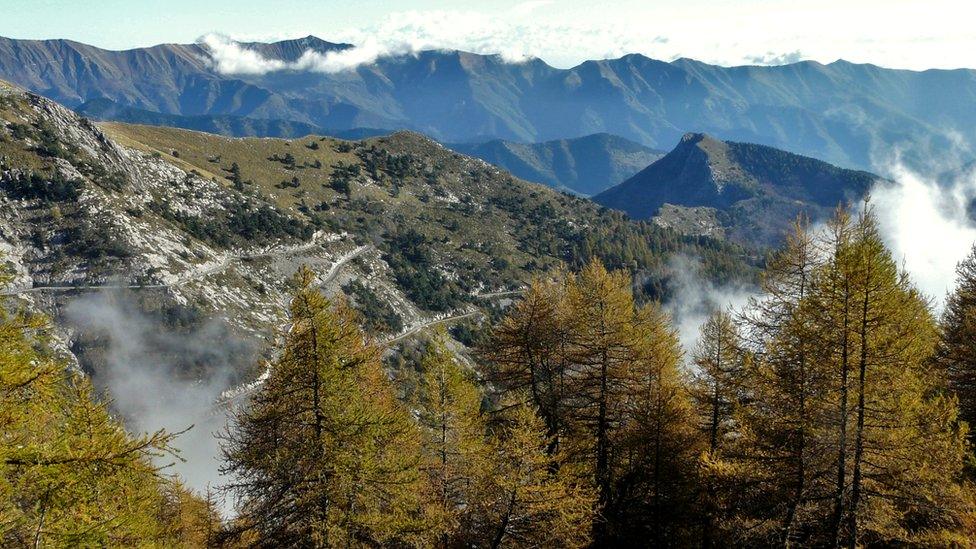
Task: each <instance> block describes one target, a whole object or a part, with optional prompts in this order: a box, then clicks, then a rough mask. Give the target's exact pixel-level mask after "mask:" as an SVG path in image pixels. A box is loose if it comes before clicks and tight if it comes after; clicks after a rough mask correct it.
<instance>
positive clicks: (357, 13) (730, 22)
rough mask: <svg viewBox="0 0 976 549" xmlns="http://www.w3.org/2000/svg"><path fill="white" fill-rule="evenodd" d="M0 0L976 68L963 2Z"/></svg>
mask: <svg viewBox="0 0 976 549" xmlns="http://www.w3.org/2000/svg"><path fill="white" fill-rule="evenodd" d="M594 6H597V3H596V2H592V1H588V2H586V1H578V0H514V1H512V0H500V1H492V2H484V1H482V2H474V1H466V0H454V1H450V2H448V1H437V0H415V1H390V0H386V1H376V0H360V1H350V0H264V1H261V2H252V1H246V0H207V1H204V0H166V1H149V0H142V1H133V0H128V1H124V0H87V1H79V0H71V1H69V0H0V14H2V17H0V36H6V37H13V38H71V39H74V40H78V41H81V42H86V43H90V44H94V45H97V46H101V47H106V48H112V49H124V48H130V47H138V46H148V45H152V44H157V43H162V42H192V41H194V40H198V39H200V38H201V37H203V36H206V35H213V34H214V33H217V34H219V35H223V36H229V37H233V38H236V39H259V40H271V39H279V38H288V37H298V36H305V35H308V34H314V35H316V36H319V37H321V38H325V39H328V40H333V41H347V42H352V43H354V44H357V45H367V46H368V48H367V49H368V51H370V52H372V53H373V54H378V55H382V54H384V52H387V51H390V52H397V51H412V50H415V49H418V48H428V47H438V48H459V49H466V50H469V51H476V52H479V53H502V54H504V55H505V56H506V57H509V58H512V59H518V58H522V57H525V56H535V57H541V58H542V59H545V60H546V61H548V62H549V63H551V64H553V65H556V66H561V67H567V66H572V65H575V64H577V63H579V62H581V61H583V60H585V59H593V58H605V57H616V56H619V55H622V54H624V53H643V54H646V55H649V56H652V57H656V58H659V59H665V60H669V59H673V58H676V57H693V58H696V59H700V60H703V61H707V62H713V63H719V64H724V65H735V64H753V63H766V64H769V63H782V62H787V61H793V60H798V59H813V60H817V61H822V62H829V61H833V60H835V59H837V58H845V59H848V60H851V61H857V62H871V63H876V64H879V65H883V66H889V67H902V68H913V69H924V68H956V67H976V31H974V30H973V29H974V28H976V27H974V26H973V25H972V23H971V22H972V20H973V18H974V16H976V2H972V1H971V0H928V1H919V0H820V1H817V2H810V1H806V0H799V1H798V0H792V1H791V0H736V1H729V0H656V1H655V0H652V1H647V0H644V1H635V0H618V1H615V2H612V3H607V4H606V5H599V6H598V7H594Z"/></svg>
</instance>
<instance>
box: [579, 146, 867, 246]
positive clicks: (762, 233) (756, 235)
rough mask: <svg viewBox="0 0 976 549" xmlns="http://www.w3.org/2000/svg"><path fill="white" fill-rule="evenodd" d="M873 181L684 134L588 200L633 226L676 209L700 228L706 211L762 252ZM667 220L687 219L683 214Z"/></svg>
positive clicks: (767, 150)
mask: <svg viewBox="0 0 976 549" xmlns="http://www.w3.org/2000/svg"><path fill="white" fill-rule="evenodd" d="M878 180H879V177H878V176H877V175H874V174H872V173H868V172H864V171H856V170H847V169H843V168H838V167H837V166H833V165H831V164H828V163H826V162H823V161H820V160H816V159H813V158H809V157H805V156H800V155H796V154H792V153H789V152H786V151H781V150H779V149H775V148H772V147H767V146H764V145H755V144H751V143H736V142H725V141H721V140H718V139H715V138H714V137H711V136H709V135H705V134H701V133H689V134H686V135H685V136H684V137H682V139H681V141H680V142H679V143H678V145H677V146H676V147H675V148H674V149H673V150H672V151H671V152H669V153H668V154H667V155H665V156H664V157H663V158H661V159H660V160H658V161H657V162H655V163H653V164H651V165H650V166H648V167H647V168H645V169H644V170H642V171H640V172H639V173H637V174H636V175H634V176H633V177H631V178H630V179H628V180H627V181H624V182H623V183H621V184H620V185H617V186H615V187H613V188H611V189H608V190H606V191H604V192H602V193H600V194H598V195H596V196H594V197H593V200H594V201H596V202H597V203H599V204H602V205H604V206H607V207H609V208H614V209H618V210H622V211H625V212H627V213H628V214H629V215H630V216H631V217H634V218H637V219H646V218H650V217H652V216H655V215H659V214H661V213H662V209H663V207H664V206H665V205H674V206H679V207H681V208H684V209H689V208H693V209H698V210H697V212H696V215H694V216H692V217H693V218H696V219H699V220H700V219H702V217H703V213H704V212H702V211H701V210H700V209H701V208H710V209H713V210H715V212H716V215H715V216H714V217H715V219H717V221H718V222H719V223H721V224H723V225H725V230H724V232H725V233H726V234H728V235H729V236H730V238H732V239H733V240H736V241H739V242H742V243H747V244H752V245H759V246H764V245H771V244H776V243H778V242H779V241H780V240H781V239H782V236H783V233H784V230H785V229H786V228H787V226H788V224H789V223H790V222H791V221H792V220H793V219H795V218H796V216H797V215H798V214H801V213H804V214H806V215H807V216H808V217H809V218H811V219H812V220H814V221H816V220H820V219H823V218H825V217H826V216H827V215H828V214H829V213H830V212H831V211H832V210H833V208H835V207H837V206H838V205H839V204H845V203H850V202H852V201H856V200H858V199H860V198H862V197H863V196H865V194H866V193H867V192H868V191H869V190H870V188H871V186H872V185H873V184H874V183H875V182H876V181H878ZM665 213H666V214H667V215H669V216H672V217H674V216H675V215H687V214H686V213H685V212H682V211H681V209H680V208H679V209H675V208H669V209H668V210H667V211H665ZM663 224H665V225H669V226H673V221H671V220H667V219H665V220H664V223H663Z"/></svg>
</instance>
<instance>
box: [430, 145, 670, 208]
mask: <svg viewBox="0 0 976 549" xmlns="http://www.w3.org/2000/svg"><path fill="white" fill-rule="evenodd" d="M448 147H450V148H452V149H454V150H456V151H458V152H461V153H464V154H467V155H470V156H476V157H478V158H481V159H483V160H485V161H487V162H490V163H492V164H494V165H496V166H498V167H500V168H503V169H505V170H507V171H509V172H511V173H512V175H515V176H516V177H519V178H521V179H525V180H526V181H535V182H538V183H545V184H546V185H549V186H550V187H555V188H557V189H565V190H569V191H572V192H574V193H577V194H580V195H584V196H589V195H593V194H596V193H598V192H600V191H602V190H605V189H607V188H609V187H612V186H613V185H616V184H617V183H620V182H621V181H623V180H625V179H627V178H629V177H630V176H632V175H634V174H635V173H637V172H638V171H640V170H641V169H642V168H644V167H645V166H647V165H648V164H650V163H651V162H654V161H655V160H657V159H658V158H660V157H661V156H663V155H664V153H662V152H660V151H656V150H654V149H650V148H648V147H645V146H643V145H641V144H639V143H635V142H633V141H630V140H628V139H624V138H622V137H619V136H616V135H610V134H605V133H601V134H593V135H587V136H584V137H578V138H575V139H557V140H554V141H546V142H543V143H516V142H513V141H504V140H500V139H496V140H492V141H488V142H486V143H456V144H449V145H448Z"/></svg>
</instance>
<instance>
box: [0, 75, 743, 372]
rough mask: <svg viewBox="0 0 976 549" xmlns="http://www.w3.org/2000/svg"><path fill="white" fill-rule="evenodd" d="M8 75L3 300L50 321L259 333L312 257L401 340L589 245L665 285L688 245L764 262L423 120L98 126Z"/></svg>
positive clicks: (84, 341)
mask: <svg viewBox="0 0 976 549" xmlns="http://www.w3.org/2000/svg"><path fill="white" fill-rule="evenodd" d="M0 89H2V94H0V118H2V120H3V123H2V125H0V198H2V201H0V208H2V210H0V211H2V216H0V242H2V250H3V253H4V258H5V260H6V262H7V263H8V264H9V266H10V268H11V269H12V270H13V271H14V274H15V279H14V280H13V282H12V283H11V285H10V288H8V289H7V290H6V292H5V295H11V296H16V297H18V298H20V299H21V300H23V301H24V302H25V304H27V305H28V306H30V307H32V308H36V309H38V310H42V311H44V312H47V313H48V314H49V315H51V316H52V317H53V318H55V319H64V318H67V317H68V316H70V315H66V314H65V311H66V308H67V307H69V306H70V305H71V304H72V303H73V302H76V301H77V300H78V299H79V297H81V296H92V295H101V294H105V295H111V296H115V297H112V300H121V302H123V303H125V302H131V305H127V307H132V308H135V309H138V310H139V312H140V314H146V315H149V316H152V317H153V318H157V319H159V321H160V322H163V323H166V324H167V325H168V326H169V327H170V328H171V329H173V330H176V331H177V332H179V333H184V332H187V331H190V332H192V331H193V330H197V329H201V328H200V327H201V326H202V325H204V324H206V323H207V322H209V321H208V319H212V318H215V317H217V318H223V319H225V320H224V321H222V322H223V323H224V324H226V326H225V328H224V329H226V330H230V331H232V332H234V333H236V334H238V335H239V337H241V338H244V339H246V340H250V341H256V340H260V339H261V338H265V337H268V336H270V335H272V334H273V333H274V331H275V329H276V328H277V327H278V326H279V325H281V323H282V322H283V321H284V318H283V314H284V310H283V307H282V305H283V303H284V299H285V297H284V296H285V295H286V293H287V291H288V279H289V277H290V276H291V275H292V274H293V273H294V272H295V270H296V269H297V267H298V266H299V265H301V264H308V265H310V266H311V267H312V268H313V269H314V270H315V272H316V273H317V274H318V276H319V280H318V283H319V284H320V286H321V287H322V288H324V289H325V290H326V291H327V292H328V293H330V294H337V293H345V294H347V295H348V296H349V297H350V299H351V300H352V302H353V303H354V305H355V306H356V307H357V308H358V309H360V311H361V312H362V313H363V314H364V316H365V318H366V321H367V325H368V327H369V329H370V331H371V332H372V333H374V334H375V335H376V336H377V337H382V338H385V339H388V340H393V341H400V340H401V339H402V338H409V337H410V336H411V335H413V334H416V333H418V332H419V331H420V330H423V329H424V328H425V327H426V326H430V325H434V324H437V323H442V322H444V321H445V320H450V319H453V318H456V319H463V318H469V317H471V316H472V315H473V314H475V313H476V312H477V311H478V310H479V308H481V307H485V306H488V305H490V304H491V303H492V302H493V301H495V300H497V299H499V298H503V297H505V296H506V295H507V296H511V295H512V293H513V292H517V291H518V290H519V289H520V288H521V287H522V286H523V285H524V284H525V282H526V281H527V280H528V279H529V278H530V277H531V276H532V275H534V274H539V273H541V272H545V271H547V270H550V269H555V268H557V267H558V266H559V265H562V264H568V265H571V266H579V265H581V264H582V263H584V262H585V261H587V259H588V258H589V257H592V256H594V255H595V256H598V257H601V258H602V259H604V260H605V261H607V262H608V263H609V264H610V265H616V266H628V267H632V268H636V269H637V270H638V272H639V274H640V276H641V280H643V281H644V286H643V289H644V291H645V292H647V295H648V296H649V297H656V298H666V297H667V294H666V292H667V290H668V288H669V285H668V282H667V280H668V278H669V277H670V271H669V269H670V265H669V263H670V259H671V257H672V256H673V255H674V254H683V255H689V256H694V257H699V258H701V260H702V262H703V273H704V274H706V275H707V276H711V277H715V278H718V277H729V276H732V277H737V276H738V277H748V276H751V272H752V270H751V267H749V266H748V265H747V264H746V263H744V262H743V258H744V254H743V252H742V251H741V250H739V249H737V248H736V247H734V246H730V245H727V244H722V243H720V242H717V241H711V240H705V239H698V238H690V237H681V236H680V235H678V234H677V233H675V232H673V231H668V230H664V229H661V228H658V227H656V226H654V225H653V224H649V223H637V222H631V221H627V220H626V219H625V217H624V216H623V215H622V214H619V213H615V212H611V211H608V210H605V209H601V208H600V207H598V206H596V205H594V204H593V203H591V202H589V201H586V200H582V199H579V198H575V197H572V196H568V195H565V194H560V193H558V192H555V191H553V190H551V189H549V188H547V187H544V186H541V185H535V184H530V183H526V182H524V181H521V180H518V179H515V178H513V177H512V176H511V175H509V174H507V173H505V172H503V171H501V170H499V169H497V168H495V167H493V166H490V165H488V164H486V163H484V162H483V161H481V160H476V159H471V158H468V157H465V156H462V155H460V154H458V153H455V152H453V151H450V150H448V149H445V148H443V147H442V146H440V145H438V144H436V143H435V142H433V141H431V140H429V139H427V138H425V137H422V136H420V135H417V134H412V133H398V134H395V135H392V136H389V137H384V138H374V139H370V140H366V141H360V142H352V143H351V142H347V141H341V140H336V139H331V138H325V137H315V138H306V139H302V140H282V139H256V138H251V139H229V138H224V137H220V136H215V135H212V134H205V133H199V132H191V131H186V130H178V129H172V128H159V127H150V126H130V125H124V124H109V125H106V126H105V127H104V130H103V129H102V128H100V127H98V126H96V125H94V124H92V123H91V122H89V121H87V120H86V119H83V118H79V117H78V116H77V115H76V114H75V113H73V112H71V111H69V110H67V109H65V108H63V107H61V106H59V105H57V104H55V103H53V102H51V101H48V100H45V99H42V98H40V97H39V96H36V95H32V94H25V93H23V92H21V91H18V90H16V89H14V88H11V87H9V86H6V85H4V86H3V87H2V88H0ZM113 302H114V301H113ZM59 322H60V320H59ZM59 328H60V330H61V331H60V334H61V336H60V337H61V340H62V341H63V344H64V345H63V347H64V350H69V349H70V350H71V351H72V352H73V353H74V354H75V355H76V356H77V357H80V358H81V359H82V366H84V367H86V368H89V369H92V370H97V368H98V367H99V366H98V364H99V360H100V356H101V355H100V352H101V351H100V350H99V348H98V347H99V346H100V345H104V341H101V340H100V339H99V338H97V337H94V336H90V335H86V334H85V329H84V327H83V326H81V327H79V326H73V325H69V324H67V323H61V324H59ZM92 346H94V348H92ZM195 360H198V357H197V359H193V360H190V363H189V364H182V367H186V368H187V369H188V370H189V371H194V368H197V367H199V366H200V364H199V363H198V362H195ZM236 360H242V359H241V358H240V357H237V359H236ZM177 362H178V361H177ZM250 366H251V363H250V362H247V363H246V364H240V363H238V364H236V365H235V368H237V370H238V373H239V374H240V375H243V374H244V371H245V370H247V369H248V368H250Z"/></svg>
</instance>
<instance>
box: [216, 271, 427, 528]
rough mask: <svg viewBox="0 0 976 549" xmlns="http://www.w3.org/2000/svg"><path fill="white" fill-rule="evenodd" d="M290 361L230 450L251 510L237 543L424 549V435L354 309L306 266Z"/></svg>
mask: <svg viewBox="0 0 976 549" xmlns="http://www.w3.org/2000/svg"><path fill="white" fill-rule="evenodd" d="M296 281H297V284H298V290H297V291H296V293H295V294H294V297H293V298H292V301H291V306H290V314H291V320H292V323H291V328H290V330H289V331H288V333H287V334H286V335H285V336H284V343H283V348H282V349H281V353H280V357H279V358H278V359H276V360H275V361H273V362H272V363H271V364H270V366H269V375H268V377H267V379H266V380H265V382H264V384H263V385H262V386H261V388H260V389H259V390H258V392H257V393H256V394H255V395H254V396H253V397H252V401H251V402H250V403H249V404H248V405H247V406H246V407H245V408H243V409H242V410H241V411H240V412H239V413H238V415H237V417H236V418H235V420H234V422H233V424H232V426H231V428H230V429H229V431H228V433H227V434H226V435H225V441H224V456H225V465H224V470H225V472H226V473H227V474H229V475H232V478H233V479H234V480H233V482H232V483H231V484H229V485H228V489H229V490H231V491H232V492H233V493H234V494H235V495H236V496H237V497H238V499H239V501H240V504H239V506H240V509H239V517H238V520H237V522H236V529H235V530H236V531H235V532H234V533H235V534H238V535H244V536H248V539H251V540H253V541H252V544H253V545H257V546H291V545H302V546H307V545H311V546H317V547H324V546H331V545H350V544H352V545H363V544H406V545H415V544H420V543H422V542H423V540H424V536H426V535H427V534H426V531H427V526H428V516H427V508H426V505H425V503H426V502H427V500H428V497H429V490H428V488H427V484H426V482H425V480H426V479H425V478H424V476H423V475H422V474H421V472H420V462H421V445H420V433H419V431H418V429H417V426H416V424H415V423H414V422H413V420H412V419H411V418H410V416H409V414H408V412H407V410H406V409H405V408H404V407H403V406H402V405H401V403H400V402H399V401H398V400H397V398H396V395H395V394H394V391H393V388H392V386H391V383H390V381H389V378H388V377H387V375H386V373H385V372H384V371H383V370H382V367H381V364H380V362H379V357H378V353H377V350H376V348H375V347H374V346H373V345H372V344H370V343H369V342H368V341H367V340H366V338H365V336H364V335H363V333H362V332H361V330H360V328H359V326H358V319H357V316H356V314H355V312H354V311H353V310H352V309H351V308H350V307H349V306H348V305H346V304H345V303H344V302H343V301H339V302H337V303H330V302H329V301H328V300H327V299H326V298H325V297H324V296H323V295H322V294H321V293H320V292H319V291H318V290H317V289H315V288H314V287H313V286H312V284H313V281H314V275H313V273H312V272H311V271H310V270H308V269H306V268H303V269H302V270H300V272H299V273H298V275H297V276H296Z"/></svg>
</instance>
